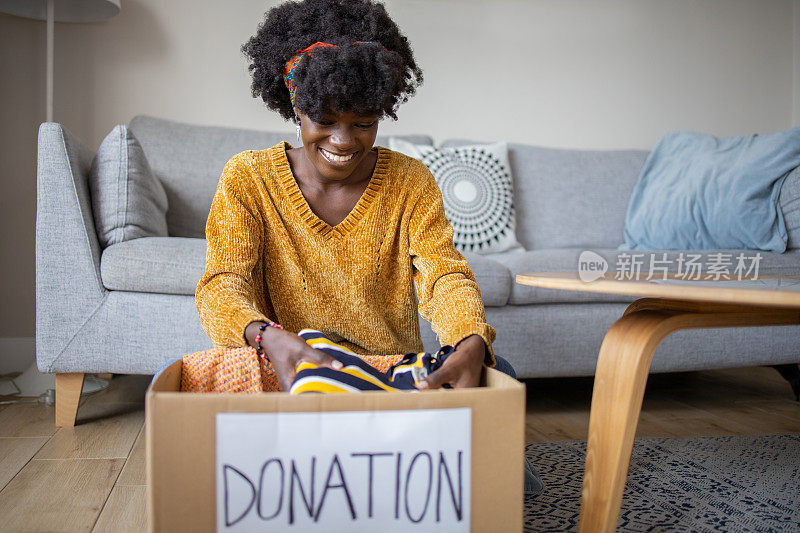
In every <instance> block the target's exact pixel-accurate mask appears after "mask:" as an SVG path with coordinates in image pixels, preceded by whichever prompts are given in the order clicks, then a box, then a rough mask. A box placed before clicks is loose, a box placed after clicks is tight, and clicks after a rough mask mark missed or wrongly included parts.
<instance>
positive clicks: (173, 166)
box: [128, 115, 433, 238]
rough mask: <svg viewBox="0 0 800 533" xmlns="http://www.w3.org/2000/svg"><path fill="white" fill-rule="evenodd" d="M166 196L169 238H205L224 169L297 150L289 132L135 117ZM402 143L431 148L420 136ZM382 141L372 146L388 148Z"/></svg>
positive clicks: (133, 124)
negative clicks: (235, 161)
mask: <svg viewBox="0 0 800 533" xmlns="http://www.w3.org/2000/svg"><path fill="white" fill-rule="evenodd" d="M128 127H129V129H130V131H131V132H133V134H134V136H136V138H137V139H138V140H139V143H140V144H141V145H142V148H143V149H144V153H145V155H146V156H147V161H148V162H149V163H150V167H151V168H152V169H153V172H154V173H155V175H156V176H157V177H158V178H159V179H160V180H161V183H162V184H163V185H164V189H165V190H166V192H167V200H168V201H169V209H168V210H167V229H168V231H169V235H170V236H171V237H196V238H204V237H205V231H206V219H207V218H208V212H209V210H210V209H211V201H212V200H213V198H214V193H215V192H216V190H217V183H218V182H219V178H220V175H221V174H222V169H223V167H224V166H225V163H227V162H228V160H229V159H230V158H231V157H232V156H234V155H235V154H237V153H239V152H242V151H244V150H254V149H258V150H261V149H264V148H269V147H270V146H274V145H276V144H278V143H279V142H281V141H287V142H289V143H290V144H292V145H295V144H297V141H296V138H295V134H294V132H285V133H281V132H269V131H258V130H248V129H238V128H224V127H218V126H197V125H194V124H185V123H181V122H174V121H171V120H164V119H160V118H154V117H149V116H144V115H139V116H136V117H134V118H133V119H132V120H131V123H130V125H129V126H128ZM402 138H404V139H407V140H408V141H409V142H413V143H417V144H432V143H433V139H431V138H430V137H429V136H425V135H408V136H403V137H402ZM387 143H388V138H387V137H380V136H379V137H378V139H377V140H376V144H378V145H381V146H387Z"/></svg>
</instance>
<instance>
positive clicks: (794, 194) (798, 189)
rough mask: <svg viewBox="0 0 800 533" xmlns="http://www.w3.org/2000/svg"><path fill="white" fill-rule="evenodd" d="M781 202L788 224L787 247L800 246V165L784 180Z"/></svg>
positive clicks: (784, 218) (795, 247) (785, 220)
mask: <svg viewBox="0 0 800 533" xmlns="http://www.w3.org/2000/svg"><path fill="white" fill-rule="evenodd" d="M780 204H781V212H782V213H783V221H784V223H785V224H786V236H787V240H786V247H787V248H788V249H797V248H800V167H797V168H796V169H794V170H793V171H792V172H791V174H789V175H788V176H787V177H786V179H785V180H784V182H783V187H781V196H780Z"/></svg>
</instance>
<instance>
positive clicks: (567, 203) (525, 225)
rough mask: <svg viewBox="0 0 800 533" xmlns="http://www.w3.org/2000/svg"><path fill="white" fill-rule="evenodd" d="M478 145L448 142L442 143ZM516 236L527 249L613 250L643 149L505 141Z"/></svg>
mask: <svg viewBox="0 0 800 533" xmlns="http://www.w3.org/2000/svg"><path fill="white" fill-rule="evenodd" d="M467 144H481V143H476V142H474V141H468V140H463V139H453V140H447V141H444V142H443V143H442V147H449V146H463V145H467ZM508 149H509V154H508V156H509V162H510V165H511V175H512V178H513V180H514V206H515V209H516V215H517V240H519V242H520V244H522V246H524V247H525V248H526V249H528V250H534V249H544V248H592V247H594V248H616V247H617V246H619V245H620V244H622V242H623V237H622V230H623V227H624V225H625V212H626V211H627V209H628V199H629V198H630V196H631V193H632V192H633V186H634V185H635V184H636V180H637V178H638V177H639V171H640V170H641V169H642V166H643V165H644V161H645V159H646V158H647V154H648V152H647V151H644V150H602V151H589V150H570V149H559V148H544V147H539V146H531V145H526V144H515V143H509V145H508Z"/></svg>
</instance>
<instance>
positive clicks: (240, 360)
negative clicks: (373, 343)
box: [181, 346, 403, 392]
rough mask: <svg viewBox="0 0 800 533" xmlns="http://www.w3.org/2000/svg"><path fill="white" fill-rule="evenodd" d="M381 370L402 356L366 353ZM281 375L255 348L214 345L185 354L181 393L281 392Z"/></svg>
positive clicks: (383, 370) (366, 356)
mask: <svg viewBox="0 0 800 533" xmlns="http://www.w3.org/2000/svg"><path fill="white" fill-rule="evenodd" d="M363 359H364V360H365V361H366V362H368V363H369V364H371V365H372V366H374V367H375V368H377V369H378V370H379V371H381V372H388V371H389V368H390V367H391V366H392V365H393V364H395V363H397V362H398V361H401V360H402V359H403V356H402V354H398V355H365V356H363ZM278 391H280V385H279V384H278V376H277V374H275V369H274V368H272V364H270V362H269V361H268V360H265V359H261V358H260V357H258V356H257V355H256V350H255V348H251V347H250V346H248V347H246V348H244V347H243V348H212V349H210V350H202V351H199V352H194V353H190V354H186V355H184V356H183V367H182V371H181V392H278Z"/></svg>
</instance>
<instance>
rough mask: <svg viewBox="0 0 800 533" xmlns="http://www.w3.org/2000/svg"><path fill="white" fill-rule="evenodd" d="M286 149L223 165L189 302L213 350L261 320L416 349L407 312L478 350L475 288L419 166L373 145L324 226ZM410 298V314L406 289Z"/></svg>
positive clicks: (480, 320) (415, 327) (482, 328)
mask: <svg viewBox="0 0 800 533" xmlns="http://www.w3.org/2000/svg"><path fill="white" fill-rule="evenodd" d="M290 148H291V146H290V145H289V144H288V143H280V144H278V145H276V146H273V147H272V148H269V149H266V150H257V151H253V150H250V151H245V152H241V153H239V154H237V155H235V156H233V157H232V158H231V159H230V161H228V163H227V164H226V165H225V168H224V170H223V171H222V176H221V178H220V181H219V185H218V187H217V191H216V194H215V195H214V200H213V201H212V203H211V211H210V213H209V215H208V222H207V223H206V239H207V243H208V244H207V246H208V247H207V251H206V269H205V272H204V273H203V275H202V277H201V278H200V282H199V283H198V284H197V290H196V292H195V299H196V303H197V311H198V314H199V317H200V323H201V324H202V326H203V329H204V330H205V331H206V333H207V334H208V336H209V338H210V339H211V341H212V342H213V343H214V345H215V346H228V347H241V346H247V340H246V339H245V337H244V330H245V327H246V326H247V325H248V324H249V323H250V322H252V321H254V320H265V319H266V318H269V319H271V320H274V321H276V322H278V323H280V324H282V325H283V327H284V328H285V329H287V330H289V331H294V332H297V331H300V330H301V329H305V328H310V329H316V330H320V331H322V332H323V333H324V334H325V335H326V336H328V337H329V338H330V339H331V340H333V341H334V342H337V343H342V344H344V345H345V346H347V347H349V348H351V349H352V350H354V351H355V352H357V353H362V354H399V353H409V352H421V351H423V345H422V340H421V338H420V332H419V323H418V313H419V314H421V315H422V316H423V317H424V318H425V319H426V320H428V321H429V322H430V323H431V325H432V326H433V330H434V331H435V332H436V334H437V335H438V336H439V341H440V342H441V344H442V345H445V344H450V345H455V344H456V343H458V342H459V341H460V340H462V339H464V338H465V337H468V336H469V335H472V334H478V335H480V336H481V337H482V338H483V340H484V341H485V342H486V345H487V346H488V347H489V350H488V353H487V357H486V361H485V362H486V364H487V365H489V366H494V355H493V353H492V350H491V343H492V341H493V340H494V338H495V330H494V328H492V326H490V325H489V324H487V323H486V316H485V313H484V308H483V302H482V300H481V295H480V289H479V288H478V285H477V284H476V283H475V277H474V276H473V274H472V271H471V270H470V269H469V266H468V265H467V261H466V260H465V259H464V256H462V255H461V254H460V253H459V252H458V251H457V250H456V249H455V248H454V247H453V229H452V227H451V225H450V223H449V222H448V221H447V219H446V218H445V214H444V206H443V204H442V196H441V192H440V191H439V188H438V186H437V185H436V181H435V180H434V178H433V175H432V174H431V173H430V171H429V170H428V168H427V167H426V166H425V165H424V164H422V163H421V162H419V161H417V160H416V159H413V158H411V157H408V156H405V155H403V154H400V153H398V152H394V151H392V150H389V149H387V148H383V147H377V150H378V160H377V164H376V165H375V171H374V172H373V174H372V177H371V178H370V181H369V184H368V186H367V188H366V190H365V191H364V193H363V195H362V196H361V198H360V199H359V201H358V203H357V204H356V206H355V208H353V210H352V211H351V212H350V214H349V215H348V216H347V217H346V218H345V219H344V220H343V221H342V222H340V223H339V224H337V225H336V226H334V227H331V226H329V225H328V224H327V223H326V222H324V221H323V220H321V219H320V218H319V217H317V216H316V215H315V214H314V212H313V211H312V210H311V208H310V207H309V205H308V202H306V199H305V197H304V196H303V193H302V192H301V191H300V188H299V187H298V185H297V182H296V181H295V178H294V175H293V174H292V171H291V168H290V166H289V161H288V159H287V156H286V150H287V149H290ZM415 285H416V288H417V294H418V297H419V310H418V307H417V303H416V300H415V294H414V286H415Z"/></svg>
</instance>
